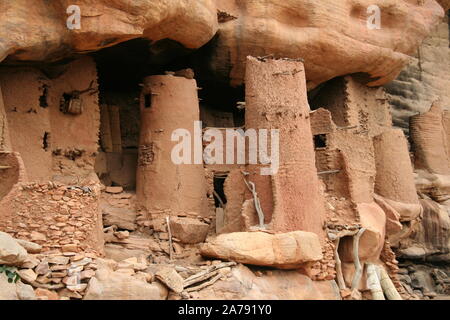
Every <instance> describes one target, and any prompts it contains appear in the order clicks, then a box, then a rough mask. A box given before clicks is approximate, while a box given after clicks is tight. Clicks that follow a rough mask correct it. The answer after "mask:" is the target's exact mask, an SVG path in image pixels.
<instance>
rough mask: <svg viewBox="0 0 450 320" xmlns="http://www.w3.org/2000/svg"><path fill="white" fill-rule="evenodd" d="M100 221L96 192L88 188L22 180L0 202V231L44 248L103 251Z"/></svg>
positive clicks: (100, 252) (70, 250)
mask: <svg viewBox="0 0 450 320" xmlns="http://www.w3.org/2000/svg"><path fill="white" fill-rule="evenodd" d="M83 189H84V190H83ZM94 189H95V188H94ZM101 222H102V221H101V214H100V211H99V209H98V196H97V192H96V191H95V190H91V189H90V188H88V187H70V186H65V185H60V184H57V185H55V184H54V183H51V182H49V183H48V184H38V183H27V184H25V183H24V184H20V185H17V186H16V187H15V190H13V191H12V192H10V193H9V194H8V195H7V196H6V197H5V198H4V199H3V200H2V201H1V203H0V230H1V231H5V232H8V233H10V234H11V235H12V236H13V237H16V238H18V239H24V240H28V241H33V242H35V243H38V244H40V245H42V246H43V250H44V251H50V250H56V251H63V252H68V251H69V252H79V251H85V252H93V253H98V254H102V252H103V235H102V225H101Z"/></svg>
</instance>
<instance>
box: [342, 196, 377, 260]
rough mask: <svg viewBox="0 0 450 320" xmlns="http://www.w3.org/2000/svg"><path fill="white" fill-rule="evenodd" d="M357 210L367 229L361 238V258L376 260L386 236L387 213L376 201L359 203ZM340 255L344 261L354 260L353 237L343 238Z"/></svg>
mask: <svg viewBox="0 0 450 320" xmlns="http://www.w3.org/2000/svg"><path fill="white" fill-rule="evenodd" d="M357 210H358V214H359V217H360V223H361V226H362V227H363V228H365V229H366V230H365V231H364V233H363V234H362V235H361V238H360V239H359V248H358V249H359V251H358V256H359V259H360V260H361V261H364V262H366V261H371V262H376V261H378V259H379V257H380V254H381V250H382V249H383V246H384V241H385V237H386V214H385V213H384V211H383V209H381V208H380V206H378V205H377V204H376V203H375V202H372V203H358V204H357ZM339 256H340V258H341V260H342V261H343V262H352V263H353V262H354V259H353V238H352V237H344V238H342V239H341V242H340V244H339Z"/></svg>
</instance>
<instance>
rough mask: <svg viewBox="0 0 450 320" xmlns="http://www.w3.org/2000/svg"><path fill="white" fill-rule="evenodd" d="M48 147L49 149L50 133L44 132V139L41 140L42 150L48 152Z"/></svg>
mask: <svg viewBox="0 0 450 320" xmlns="http://www.w3.org/2000/svg"><path fill="white" fill-rule="evenodd" d="M49 147H50V132H47V131H45V132H44V137H43V138H42V148H43V149H44V150H45V151H48V148H49Z"/></svg>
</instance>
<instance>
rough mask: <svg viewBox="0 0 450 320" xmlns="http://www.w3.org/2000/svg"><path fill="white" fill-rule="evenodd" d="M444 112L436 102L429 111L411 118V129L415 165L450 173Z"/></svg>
mask: <svg viewBox="0 0 450 320" xmlns="http://www.w3.org/2000/svg"><path fill="white" fill-rule="evenodd" d="M442 114H443V112H442V108H441V107H440V106H439V104H438V103H436V102H435V103H434V104H433V106H432V107H431V109H430V111H428V112H427V113H423V114H419V115H415V116H412V117H411V118H410V121H409V130H410V135H411V139H412V142H413V143H412V147H413V150H414V167H415V168H416V169H423V170H426V171H429V172H432V173H437V174H443V175H449V174H450V160H449V154H448V151H447V150H448V148H447V135H446V133H445V132H444V125H443V117H442Z"/></svg>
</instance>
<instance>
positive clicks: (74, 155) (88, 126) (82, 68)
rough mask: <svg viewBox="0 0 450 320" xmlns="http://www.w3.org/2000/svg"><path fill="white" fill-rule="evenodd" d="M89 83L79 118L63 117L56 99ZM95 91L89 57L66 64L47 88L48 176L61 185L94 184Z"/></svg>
mask: <svg viewBox="0 0 450 320" xmlns="http://www.w3.org/2000/svg"><path fill="white" fill-rule="evenodd" d="M91 82H92V87H93V88H94V90H93V91H92V92H88V93H85V94H83V95H82V96H81V97H82V100H83V110H82V113H81V114H77V115H72V114H64V113H62V112H61V111H60V110H59V105H60V99H61V96H62V95H63V94H64V93H70V92H72V91H74V90H78V91H82V90H86V89H87V88H89V86H90V84H91ZM96 88H98V84H97V69H96V65H95V62H94V60H93V59H92V58H90V57H83V58H80V59H77V60H75V61H74V62H72V63H70V64H69V65H68V66H67V69H66V71H65V73H63V74H62V75H61V76H60V77H58V78H56V79H53V80H52V81H51V83H50V84H49V88H48V104H49V107H48V109H49V112H50V126H51V131H50V140H51V150H52V152H53V166H52V174H53V175H54V177H56V178H58V179H59V180H62V182H65V183H70V184H76V183H81V184H82V183H89V182H91V181H96V180H97V177H96V175H95V173H94V163H95V157H96V153H97V150H98V140H99V139H98V137H99V128H100V109H99V105H98V91H97V90H96Z"/></svg>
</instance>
